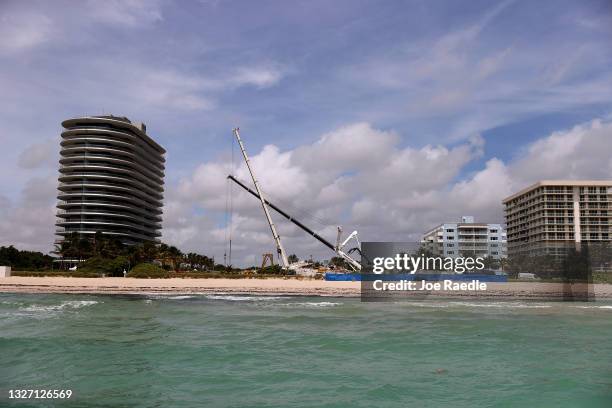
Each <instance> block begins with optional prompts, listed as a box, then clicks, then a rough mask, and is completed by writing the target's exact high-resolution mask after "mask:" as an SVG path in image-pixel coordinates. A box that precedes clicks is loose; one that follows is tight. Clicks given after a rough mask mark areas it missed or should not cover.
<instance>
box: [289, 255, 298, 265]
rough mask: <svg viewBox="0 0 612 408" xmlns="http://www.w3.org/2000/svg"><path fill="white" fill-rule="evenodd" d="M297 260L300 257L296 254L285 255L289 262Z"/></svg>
mask: <svg viewBox="0 0 612 408" xmlns="http://www.w3.org/2000/svg"><path fill="white" fill-rule="evenodd" d="M299 260H300V258H298V256H297V255H296V254H291V255H289V256H288V257H287V261H289V263H290V264H292V263H296V262H299Z"/></svg>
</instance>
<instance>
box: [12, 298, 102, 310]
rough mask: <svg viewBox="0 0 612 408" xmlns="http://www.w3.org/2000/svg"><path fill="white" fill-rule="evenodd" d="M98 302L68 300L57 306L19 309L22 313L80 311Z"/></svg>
mask: <svg viewBox="0 0 612 408" xmlns="http://www.w3.org/2000/svg"><path fill="white" fill-rule="evenodd" d="M98 303H100V302H98V301H96V300H69V301H66V302H62V303H60V304H59V305H30V306H26V307H21V308H19V310H20V311H23V312H57V311H61V310H64V309H80V308H82V307H87V306H92V305H95V304H98Z"/></svg>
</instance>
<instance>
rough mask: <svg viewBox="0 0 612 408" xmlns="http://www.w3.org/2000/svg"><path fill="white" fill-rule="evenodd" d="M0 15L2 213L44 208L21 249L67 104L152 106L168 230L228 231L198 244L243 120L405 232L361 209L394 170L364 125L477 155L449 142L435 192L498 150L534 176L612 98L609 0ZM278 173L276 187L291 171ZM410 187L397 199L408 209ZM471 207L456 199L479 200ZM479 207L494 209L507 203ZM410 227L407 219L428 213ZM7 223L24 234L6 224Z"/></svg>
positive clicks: (255, 144) (140, 6) (84, 110)
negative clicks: (558, 140)
mask: <svg viewBox="0 0 612 408" xmlns="http://www.w3.org/2000/svg"><path fill="white" fill-rule="evenodd" d="M0 23H1V24H0V90H1V91H0V141H2V145H3V146H4V147H5V149H2V151H0V160H2V163H3V172H2V174H1V175H0V211H2V212H0V215H3V217H4V218H5V221H4V222H3V223H4V224H3V225H4V230H5V231H9V230H10V229H11V226H12V225H14V222H15V221H11V220H12V219H16V217H17V218H18V213H19V212H18V211H19V208H23V207H24V205H23V203H25V202H28V203H33V202H36V203H40V207H37V211H40V214H41V216H40V217H39V218H40V221H39V224H33V225H32V226H31V229H28V231H29V232H27V233H26V232H24V234H23V237H21V238H19V239H16V241H18V243H19V244H21V245H22V246H28V247H35V248H45V245H46V244H45V242H47V241H48V237H49V231H51V229H50V228H47V227H45V225H47V224H51V225H52V224H53V220H52V219H51V220H50V221H49V214H51V213H52V210H49V208H51V209H52V203H53V200H54V196H53V195H54V192H53V189H54V188H55V187H56V185H55V186H54V183H56V179H57V173H56V163H57V159H58V144H59V143H58V142H59V133H60V131H61V127H60V122H61V121H62V120H63V119H65V118H68V117H72V116H77V115H95V114H102V113H113V114H116V115H125V116H128V117H129V118H131V119H132V120H136V121H144V122H146V123H147V126H148V130H149V133H150V134H151V135H152V136H153V137H154V138H155V139H156V140H158V141H159V142H160V143H161V144H162V145H164V146H165V147H166V148H167V150H168V167H167V184H168V191H169V194H168V195H167V198H166V202H167V204H168V206H169V207H171V208H169V209H168V213H167V226H166V228H165V229H166V230H167V231H168V234H166V235H165V238H167V239H168V240H170V241H173V242H175V243H177V244H178V245H184V246H187V247H190V248H193V249H201V250H204V249H205V248H207V247H211V248H212V247H214V246H215V245H220V244H219V243H218V242H216V241H215V238H214V234H213V236H208V235H206V234H208V232H207V233H206V234H205V235H206V237H207V238H206V239H203V241H205V242H203V243H197V242H196V240H195V238H193V236H192V237H191V238H186V236H187V235H189V234H188V233H186V232H185V231H183V230H184V229H185V228H186V226H187V225H200V224H198V223H200V222H202V223H204V224H202V225H201V229H202V231H204V230H207V231H209V230H210V229H211V228H213V227H214V226H217V224H218V222H219V220H220V219H222V218H223V217H222V214H221V212H220V211H219V208H218V206H216V205H214V204H211V203H210V202H209V200H208V198H207V197H210V196H214V195H216V194H219V193H220V192H219V191H218V190H215V188H210V189H206V186H201V185H200V184H198V180H199V179H198V174H199V173H198V171H202V170H201V169H202V168H205V169H208V171H210V172H212V173H214V168H213V169H211V168H210V167H211V166H213V167H214V166H221V167H222V166H223V164H224V163H226V162H227V157H228V154H229V148H230V143H231V129H232V127H234V126H240V127H241V129H242V130H243V135H244V137H245V140H246V143H247V147H248V149H249V151H250V152H251V153H252V154H253V155H255V156H258V155H261V157H264V156H265V155H264V151H263V150H262V149H264V146H266V145H271V146H274V148H276V149H278V151H277V152H276V154H272V153H270V152H268V153H270V157H269V160H274V161H275V164H278V161H279V160H281V159H282V157H283V156H282V155H283V154H284V153H289V156H290V157H289V158H288V159H286V160H287V164H286V167H282V166H281V168H279V169H277V170H278V171H279V172H280V171H281V170H282V169H285V170H287V169H289V170H288V171H287V172H288V173H289V174H292V173H291V170H292V169H293V170H295V168H299V170H300V171H301V172H302V173H306V174H310V173H312V174H315V173H317V171H316V170H317V169H311V168H308V165H307V164H306V163H310V164H311V165H312V166H315V167H319V169H323V170H325V169H327V166H329V171H327V172H326V173H322V174H323V175H327V176H329V180H326V181H325V182H324V183H323V182H322V184H320V185H319V184H317V183H316V182H313V181H312V180H309V181H305V182H304V189H305V190H304V192H307V194H308V196H321V194H322V191H323V192H325V191H327V190H325V189H326V188H332V187H334V186H335V187H338V188H339V189H340V190H342V191H343V193H346V194H345V195H343V196H342V197H343V198H342V200H340V199H339V201H338V203H341V207H342V209H333V208H331V207H333V205H332V206H331V207H330V206H327V205H326V204H324V202H325V200H324V199H322V200H321V201H317V200H315V199H313V200H311V201H309V200H303V199H299V200H297V201H299V202H301V203H302V204H303V205H305V206H307V207H308V208H309V209H310V210H312V211H322V212H324V213H325V212H327V213H328V214H327V215H329V216H330V217H341V218H345V219H346V221H347V222H349V223H353V224H357V226H358V227H361V228H362V229H365V230H366V231H367V230H368V229H370V231H371V233H372V234H373V235H385V236H393V237H395V236H396V235H397V234H400V233H399V232H398V231H392V230H388V229H385V227H383V226H382V225H383V224H384V222H383V223H380V221H381V220H378V219H377V218H376V217H374V218H375V219H376V220H377V221H376V223H374V221H372V225H368V223H362V222H360V221H358V220H359V219H360V218H359V217H358V216H357V215H356V214H357V213H358V212H359V210H358V209H359V208H362V207H363V205H365V204H364V203H363V197H364V195H365V196H367V195H368V193H369V191H367V190H366V191H356V190H355V191H352V192H351V193H347V191H348V190H346V189H348V187H347V186H348V184H346V183H347V182H348V181H351V180H352V181H355V180H354V179H355V177H357V176H359V175H360V174H361V175H368V174H369V175H371V174H374V173H375V171H374V170H376V171H380V172H381V173H380V174H383V173H384V171H383V170H382V169H383V167H384V166H385V165H386V164H387V163H380V161H379V162H376V163H370V164H367V165H366V164H365V163H369V162H368V158H367V157H365V158H364V157H362V156H359V154H360V153H359V152H360V150H359V149H357V148H356V147H355V146H354V143H355V142H354V140H361V141H362V142H363V143H366V144H371V145H372V146H374V145H377V144H378V143H379V142H380V141H381V140H382V141H383V143H382V145H383V147H382V149H383V150H384V149H387V150H385V152H386V153H387V154H390V155H392V156H394V155H399V156H401V155H402V154H408V153H409V152H412V151H414V152H420V154H421V155H423V156H424V157H428V158H430V159H431V158H432V157H434V156H436V155H437V156H436V157H438V156H440V154H441V153H440V152H444V151H446V152H447V153H444V154H449V155H451V156H452V154H453V153H452V152H455V153H456V154H457V155H460V153H461V154H464V155H465V157H463V158H457V160H456V162H453V161H452V160H451V159H452V157H450V156H449V158H448V160H451V161H450V162H449V163H450V164H448V166H449V168H450V169H451V170H452V174H448V175H446V176H445V178H443V179H444V182H441V184H435V185H434V184H432V189H431V191H429V192H428V191H424V190H423V191H420V190H419V191H420V194H421V196H419V197H421V198H420V199H422V201H423V202H427V200H426V199H425V198H426V197H429V196H431V194H434V193H436V194H440V193H443V192H452V191H453V190H457V189H458V188H459V187H460V186H461V183H462V182H463V183H469V182H471V181H474V178H475V177H477V176H478V174H480V173H482V172H486V171H490V170H491V165H490V163H491V160H498V161H499V162H500V163H502V164H503V166H504V168H506V170H507V171H508V172H509V175H508V180H510V181H508V183H509V184H507V185H506V188H507V189H510V188H513V187H514V184H520V182H527V181H531V180H532V179H537V178H538V174H533V175H532V177H523V176H521V177H522V178H521V177H518V176H517V175H516V174H514V173H513V172H512V170H508V169H511V168H512V166H513V163H518V162H520V160H521V158H522V157H525V156H526V155H527V156H528V155H529V153H528V152H529V149H532V146H533V145H534V144H537V143H538V142H539V141H542V140H548V139H546V138H550V137H552V136H553V135H554V134H555V132H567V134H573V133H571V132H572V129H574V130H575V129H576V128H575V127H576V126H578V127H579V128H580V129H585V130H584V132H588V131H589V129H599V128H598V127H597V126H598V125H593V123H594V122H593V121H595V120H599V121H600V122H601V123H603V125H602V126H603V128H604V129H607V123H608V121H609V120H610V113H611V112H612V102H611V101H612V72H611V70H610V67H611V66H612V46H611V45H610V44H611V40H612V4H611V3H610V2H609V1H537V2H532V1H504V2H492V1H469V2H456V1H436V2H431V1H398V2H394V1H334V2H329V1H223V0H219V1H193V2H188V1H180V2H178V1H176V2H173V1H170V0H167V1H163V0H160V1H155V0H152V1H140V0H130V1H105V2H100V1H78V2H77V1H54V2H47V1H2V2H1V3H0ZM600 122H597V123H600ZM358 124H362V125H364V124H367V126H365V125H364V126H365V127H364V126H361V127H359V126H357V125H358ZM355 126H356V127H355ZM342 129H349V131H346V132H345V131H342ZM351 132H362V133H363V135H361V136H354V135H353V134H351ZM338 134H340V135H343V136H338V137H341V138H343V139H342V140H341V142H339V143H338V144H337V145H335V144H334V146H335V148H336V149H337V150H338V151H337V152H336V153H337V156H334V157H329V158H328V159H327V160H333V161H334V162H335V163H344V164H345V166H344V167H342V166H336V165H335V164H330V163H329V162H325V161H320V160H322V159H321V158H320V157H309V158H308V159H304V161H303V163H304V164H299V163H298V162H297V161H296V160H297V159H295V157H301V156H300V155H301V154H302V153H300V152H304V151H311V152H316V151H317V150H316V148H315V147H316V145H317V143H319V144H321V140H322V138H324V135H328V138H327V140H331V139H333V140H335V137H337V136H336V135H338ZM390 135H391V136H390ZM606 135H607V133H606ZM580 137H587V136H580ZM599 137H604V138H605V137H607V136H599ZM551 140H553V141H554V138H553V139H551ZM604 140H605V139H604ZM385 143H387V145H385ZM323 144H325V143H323ZM384 146H386V147H384ZM609 146H610V145H609V144H606V145H605V146H601V149H609ZM389 149H390V150H389ZM428 149H429V150H428ZM436 149H438V150H436ZM264 150H265V149H264ZM532 150H533V149H532ZM536 150H537V149H536ZM407 152H408V153H407ZM432 152H434V153H435V154H434V153H432ZM343 153H344V154H343ZM313 154H314V153H313ZM319 154H320V153H319ZM351 154H355V156H354V158H356V160H357V159H359V160H358V162H359V163H358V164H356V163H357V162H353V161H351V157H352V156H351ZM376 155H377V153H376V152H373V153H372V156H376ZM408 155H409V154H408ZM376 157H378V156H376ZM381 157H383V156H381ZM381 160H383V162H384V161H385V160H384V158H383V159H381ZM445 160H446V159H445ZM602 160H604V159H602ZM281 161H282V160H281ZM389 162H391V160H389ZM445 163H446V162H445V161H441V162H440V163H439V165H438V167H433V168H439V166H445V165H446V164H445ZM597 164H598V165H599V167H601V168H602V169H604V170H601V173H599V174H598V173H593V172H591V171H590V170H584V171H583V173H576V174H575V175H574V176H575V177H580V176H583V175H591V176H597V177H601V178H612V177H611V175H610V174H608V173H606V171H607V163H606V162H602V163H597ZM203 166H204V167H203ZM206 166H208V167H206ZM262 166H264V167H265V166H267V167H269V168H270V167H271V168H274V166H271V165H270V163H263V164H262ZM493 167H494V166H493ZM576 168H580V166H577V167H576ZM261 171H266V170H265V169H263V168H262V170H261ZM402 171H403V172H404V175H405V176H406V177H407V178H409V179H415V178H416V179H419V178H425V179H426V178H427V177H426V176H427V175H423V174H421V173H419V169H412V170H410V169H405V170H402ZM411 171H412V173H411ZM559 172H560V174H559V175H558V176H559V177H563V176H564V174H563V169H559ZM221 173H222V172H221ZM273 173H274V172H273ZM295 174H301V173H300V172H299V171H297V170H296V173H295ZM384 174H386V173H384ZM270 177H276V178H273V179H270V181H269V184H270V185H272V186H276V185H277V184H278V187H270V189H272V190H273V189H275V188H278V190H279V191H278V193H279V195H280V196H283V194H285V191H286V190H288V189H287V188H286V183H292V182H293V181H292V180H291V179H290V178H289V177H287V176H286V175H282V174H281V175H279V174H276V175H274V174H272V175H270ZM323 178H324V177H323ZM319 179H321V177H319ZM54 180H55V181H54ZM347 180H348V181H347ZM206 182H208V179H206ZM360 182H365V181H364V180H361V181H360ZM283 183H285V184H283ZM383 184H385V183H384V181H383ZM410 185H411V184H410V182H408V183H406V187H407V188H409V187H410ZM186 186H189V187H186ZM187 188H189V189H190V192H187V191H186V189H187ZM289 190H290V189H289ZM417 190H418V189H417ZM193 191H199V193H198V194H195V193H193ZM381 194H382V193H381ZM391 196H393V194H391ZM49 197H50V198H49ZM407 197H408V195H405V196H404V197H403V198H404V199H408V198H407ZM175 198H176V200H175V201H173V199H175ZM285 198H287V199H292V197H289V196H288V197H285ZM293 199H295V197H293ZM398 200H400V201H401V199H400V198H398ZM414 200H415V198H413V199H412V201H414ZM492 200H493V201H492V202H495V200H497V198H495V199H493V198H492ZM497 202H499V200H497ZM249 205H250V204H245V206H246V207H245V208H244V210H243V214H242V215H244V217H245V220H247V219H250V218H253V222H254V224H253V225H250V226H249V227H248V228H247V227H246V226H243V227H244V230H249V228H252V233H253V234H254V235H252V236H251V238H250V239H255V238H253V237H257V238H256V239H257V240H260V241H257V242H260V243H261V245H262V247H263V246H266V245H268V244H267V243H266V242H267V241H266V239H268V238H266V236H265V235H262V234H265V228H264V229H261V225H260V223H259V221H260V220H259V219H258V217H259V216H260V214H258V213H256V212H255V211H256V210H255V209H253V208H251V207H249ZM402 205H403V204H401V203H398V204H397V206H396V207H394V210H395V211H398V212H400V213H403V212H402V211H408V210H409V209H408V208H405V207H402ZM482 205H483V206H484V205H485V204H482ZM486 205H489V204H486ZM459 207H461V206H459ZM465 207H466V208H459V209H457V213H461V212H462V211H461V210H465V211H469V210H473V211H475V210H479V208H471V207H470V206H465ZM483 208H484V207H483ZM402 209H403V210H402ZM410 211H415V209H414V208H411V209H410ZM356 212H357V213H356ZM389 214H394V213H393V210H389ZM485 214H486V215H487V216H488V217H489V218H499V214H500V211H499V210H495V211H492V212H489V213H487V212H483V216H484V215H485ZM454 216H456V213H455V212H451V213H445V214H442V213H438V215H437V217H438V218H442V217H454ZM193 217H195V218H193ZM431 217H432V218H431V221H433V219H434V218H436V217H435V216H434V215H433V214H432V215H431ZM420 218H421V219H423V217H420ZM425 219H427V222H429V220H430V219H429V218H427V217H425ZM7 220H8V221H7ZM181 220H182V221H181ZM387 221H388V220H387ZM440 221H441V222H443V221H448V220H444V219H441V220H440ZM492 221H499V220H492ZM11 222H13V224H12V223H11ZM245 222H246V221H245ZM424 222H425V221H424ZM181 223H182V224H181ZM179 224H180V225H179ZM364 224H365V225H364ZM400 224H401V223H400ZM181 225H182V226H181ZM406 225H408V226H407V227H406V228H407V229H406V234H415V233H417V232H418V231H421V230H422V228H424V227H425V224H423V225H421V224H419V223H415V222H414V221H411V222H408V221H407V222H406ZM264 227H265V225H264ZM45 228H47V229H45ZM377 228H378V229H377ZM375 230H376V231H379V233H374V232H373V231H375ZM42 231H44V232H42ZM181 231H182V232H181ZM249 231H250V230H249ZM209 232H210V231H209ZM191 234H192V235H194V233H193V231H192V232H191ZM203 234H204V233H203ZM287 234H289V235H290V236H293V235H291V234H294V232H293V231H292V230H291V229H288V231H287ZM195 235H197V234H195ZM217 235H218V234H217ZM294 235H295V236H296V239H298V237H299V233H295V234H294ZM400 235H401V234H400ZM0 238H2V241H3V242H9V241H10V240H11V239H12V238H11V236H10V234H9V233H8V232H7V233H5V234H4V236H2V226H0ZM51 239H52V238H51ZM245 239H246V238H245ZM298 244H299V245H305V244H303V243H301V242H300V241H296V245H298ZM47 246H48V245H47ZM257 251H259V249H258V250H257ZM257 251H254V252H257ZM247 252H248V251H247ZM245 256H247V255H245Z"/></svg>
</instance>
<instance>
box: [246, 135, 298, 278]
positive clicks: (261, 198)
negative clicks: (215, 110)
mask: <svg viewBox="0 0 612 408" xmlns="http://www.w3.org/2000/svg"><path fill="white" fill-rule="evenodd" d="M234 136H235V137H236V140H238V145H239V146H240V150H241V151H242V156H243V157H244V161H245V163H246V166H247V169H248V170H249V173H251V178H252V179H253V184H255V189H256V190H257V197H258V198H259V201H261V206H262V207H263V210H264V213H265V214H266V219H267V220H268V225H269V226H270V230H271V231H272V236H273V237H274V241H276V251H277V252H278V257H279V258H280V259H281V261H282V263H283V268H288V267H289V261H288V260H287V255H286V254H285V250H284V248H283V245H282V244H281V240H280V236H279V235H278V232H276V227H275V226H274V222H273V221H272V217H271V216H270V211H268V206H267V204H266V199H265V198H264V196H263V194H262V192H261V189H260V188H259V183H258V182H257V179H256V178H255V173H253V169H251V162H250V160H249V156H247V152H246V149H245V148H244V145H243V144H242V139H240V129H238V128H235V129H234Z"/></svg>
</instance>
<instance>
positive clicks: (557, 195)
mask: <svg viewBox="0 0 612 408" xmlns="http://www.w3.org/2000/svg"><path fill="white" fill-rule="evenodd" d="M503 204H504V206H505V213H506V226H507V233H508V253H509V255H510V256H513V255H520V254H534V255H564V254H565V253H566V251H567V249H568V248H576V249H579V247H580V245H581V243H584V242H587V243H602V242H610V239H611V237H612V181H597V180H544V181H540V182H538V183H535V184H533V185H531V186H529V187H527V188H525V189H523V190H521V191H519V192H517V193H516V194H513V195H511V196H510V197H508V198H506V199H504V200H503Z"/></svg>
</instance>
